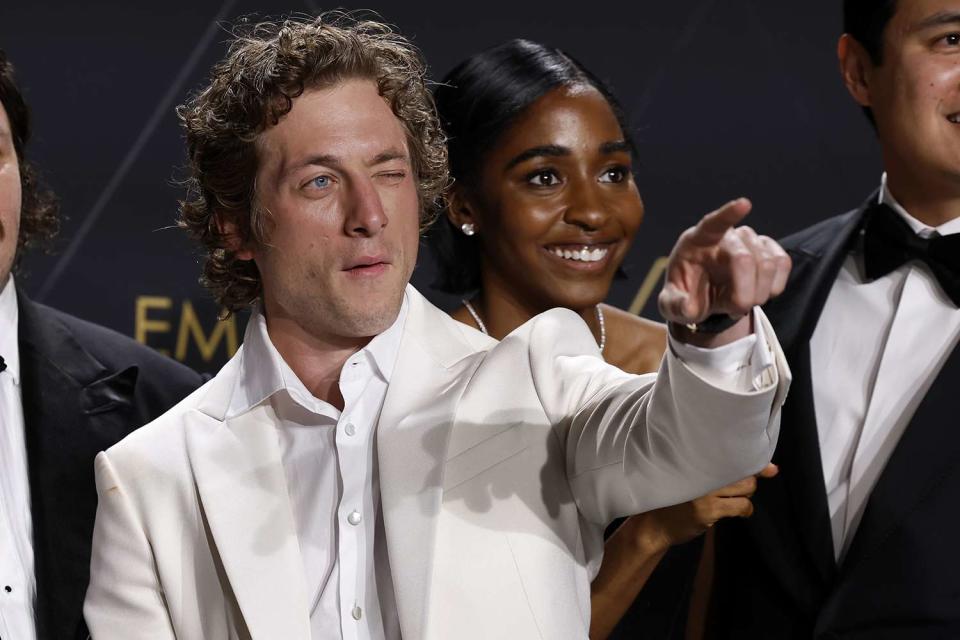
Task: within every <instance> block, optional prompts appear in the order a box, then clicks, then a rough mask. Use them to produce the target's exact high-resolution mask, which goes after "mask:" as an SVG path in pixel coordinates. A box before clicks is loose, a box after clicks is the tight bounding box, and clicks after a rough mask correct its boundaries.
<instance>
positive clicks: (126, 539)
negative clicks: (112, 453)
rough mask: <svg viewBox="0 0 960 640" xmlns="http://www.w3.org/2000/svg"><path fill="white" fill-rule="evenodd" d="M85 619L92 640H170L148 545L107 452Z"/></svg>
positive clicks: (101, 463) (102, 457)
mask: <svg viewBox="0 0 960 640" xmlns="http://www.w3.org/2000/svg"><path fill="white" fill-rule="evenodd" d="M95 470H96V479H97V493H98V496H99V504H98V506H97V518H96V523H95V525H94V530H93V550H92V555H91V561H90V586H89V587H88V588H87V597H86V601H85V602H84V607H83V613H84V617H85V618H86V621H87V626H88V627H89V629H90V636H91V638H92V639H93V640H111V639H113V638H116V639H117V640H120V639H122V640H174V639H175V638H176V634H175V633H174V630H173V627H172V624H171V622H170V616H169V614H168V613H167V606H166V602H165V601H164V595H163V590H162V589H161V587H160V581H159V578H158V577H157V571H156V566H155V564H154V561H153V554H152V552H151V549H150V543H149V541H148V540H147V537H146V534H145V532H144V528H143V526H142V524H141V522H140V521H139V518H138V517H137V514H136V512H135V510H134V509H133V507H132V504H131V501H130V499H129V498H128V496H127V494H126V493H125V492H124V488H123V484H122V482H121V480H120V478H119V477H118V476H117V473H116V471H115V470H114V467H113V465H111V463H110V458H109V457H108V456H107V453H106V452H102V453H100V454H99V455H98V456H97V459H96V464H95Z"/></svg>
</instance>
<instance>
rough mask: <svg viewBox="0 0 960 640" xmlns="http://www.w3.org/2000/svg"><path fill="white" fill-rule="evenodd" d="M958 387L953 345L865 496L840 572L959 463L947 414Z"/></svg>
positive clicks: (872, 548) (958, 440)
mask: <svg viewBox="0 0 960 640" xmlns="http://www.w3.org/2000/svg"><path fill="white" fill-rule="evenodd" d="M958 389H960V348H958V347H954V349H953V352H952V353H951V354H950V355H949V356H948V357H947V359H946V362H945V363H944V365H943V368H942V369H941V370H940V373H939V374H938V375H937V378H936V379H935V380H934V382H933V384H932V385H931V387H930V389H929V391H927V393H926V395H925V396H924V398H923V400H922V401H921V402H920V405H919V407H917V411H916V413H914V415H913V418H912V420H911V421H910V423H909V424H908V425H907V428H906V430H905V431H904V432H903V435H902V436H901V437H900V441H899V442H898V443H897V446H896V448H895V449H894V451H893V454H892V455H891V457H890V460H889V461H888V462H887V465H886V467H884V470H883V472H882V473H881V474H880V478H879V479H878V480H877V484H876V486H875V487H874V489H873V491H872V492H871V494H870V498H869V499H868V500H867V506H866V508H865V509H864V513H863V518H862V519H861V521H860V525H859V526H858V527H857V532H856V534H855V535H854V538H853V541H852V542H851V543H850V549H849V551H848V553H847V556H846V557H845V558H844V563H843V567H842V570H843V572H844V573H845V574H849V573H850V572H852V571H853V570H854V569H855V568H856V567H857V565H859V564H860V563H862V562H864V561H865V560H867V559H868V558H869V557H871V556H872V555H873V554H874V553H875V552H876V551H877V550H878V548H879V547H880V546H881V543H882V542H883V540H884V539H885V538H886V537H887V535H888V534H889V533H890V532H891V531H892V530H893V529H894V528H895V527H896V526H897V525H898V524H900V523H901V522H902V521H903V519H904V518H907V517H909V514H910V511H911V510H912V509H913V508H914V507H915V506H916V504H917V503H918V502H920V501H921V500H923V499H924V497H925V496H926V495H927V494H929V493H930V492H931V491H932V490H934V489H935V488H936V487H937V485H938V484H939V483H940V482H941V481H942V480H943V479H944V478H945V476H946V475H947V474H948V473H949V472H951V471H952V470H953V469H954V468H955V467H956V465H958V464H960V434H958V433H957V430H956V428H955V427H956V420H955V419H953V418H952V416H953V415H954V413H955V408H956V395H957V391H958Z"/></svg>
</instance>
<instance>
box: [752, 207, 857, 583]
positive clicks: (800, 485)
mask: <svg viewBox="0 0 960 640" xmlns="http://www.w3.org/2000/svg"><path fill="white" fill-rule="evenodd" d="M874 197H875V196H871V198H874ZM867 202H868V203H869V202H870V200H868V201H867ZM864 208H865V207H862V208H861V209H859V210H856V211H852V212H850V213H848V214H846V215H844V216H841V217H839V218H836V219H832V220H828V221H826V222H825V223H822V224H821V225H819V227H817V228H815V229H813V230H811V233H807V234H804V235H803V236H799V237H797V238H788V239H787V240H785V241H784V245H785V246H786V248H787V249H788V251H789V252H790V255H791V257H792V259H793V270H792V272H791V274H790V282H789V284H788V285H787V290H786V292H785V293H784V295H782V296H781V297H779V298H776V299H774V300H773V301H771V302H770V303H769V304H768V305H767V307H766V308H765V311H766V312H767V315H768V317H769V318H770V321H771V323H772V324H773V326H774V328H775V330H776V332H777V336H778V338H779V339H780V341H781V344H782V345H783V349H784V352H785V353H786V356H787V360H788V362H789V363H790V368H791V369H792V371H793V374H794V378H793V386H792V389H791V395H790V398H789V400H788V401H787V403H786V404H785V406H784V409H783V417H782V420H783V424H782V426H781V429H780V441H779V443H778V445H777V450H776V452H775V454H774V462H776V463H777V464H778V465H780V467H781V475H782V482H783V486H784V488H785V489H786V491H787V493H788V494H789V502H790V505H791V507H792V509H793V515H794V518H793V521H794V524H795V526H796V527H797V529H798V532H797V539H798V540H799V541H800V544H801V545H803V547H804V548H805V551H806V553H807V555H808V556H809V557H810V560H811V562H812V564H813V566H815V567H816V569H817V572H818V573H819V575H820V578H821V579H822V580H823V581H824V583H825V584H829V583H830V582H831V581H832V579H833V576H834V575H835V573H836V563H835V561H834V557H833V538H832V531H831V527H830V515H829V509H828V507H827V498H826V493H825V490H824V480H823V463H822V461H821V458H820V440H819V435H818V432H817V422H816V412H815V409H814V399H813V375H815V372H813V371H812V370H811V361H810V338H811V336H812V335H813V332H814V329H815V328H816V326H817V322H818V321H819V319H820V314H821V312H822V311H823V307H824V305H825V304H826V301H827V297H828V295H829V294H830V290H831V288H832V287H833V283H834V280H835V279H836V277H837V273H838V272H839V271H840V268H841V267H842V266H843V261H844V259H845V258H846V256H847V254H848V252H849V249H850V246H851V243H852V242H853V241H854V239H855V236H856V234H857V233H858V232H859V229H860V226H861V221H862V217H863V215H862V213H863V210H864Z"/></svg>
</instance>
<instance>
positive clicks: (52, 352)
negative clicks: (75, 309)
mask: <svg viewBox="0 0 960 640" xmlns="http://www.w3.org/2000/svg"><path fill="white" fill-rule="evenodd" d="M17 299H18V305H19V314H20V317H19V343H20V369H21V375H20V380H21V385H20V388H21V394H22V398H23V417H24V425H25V429H26V443H27V467H28V473H29V481H30V500H31V513H32V517H33V545H34V573H35V575H36V580H37V602H36V616H37V633H38V640H73V639H74V638H77V639H85V638H86V637H87V630H86V625H85V624H84V623H83V597H84V593H85V592H86V589H87V581H88V579H89V571H90V538H91V535H92V532H93V520H94V515H95V513H96V508H97V492H96V488H95V486H94V476H93V459H94V457H95V456H96V455H97V453H98V452H100V451H102V450H104V449H106V448H108V447H110V446H111V445H113V444H114V443H116V442H117V441H119V440H120V439H122V438H123V437H124V436H125V435H127V434H128V433H129V432H130V431H132V430H133V429H135V428H137V427H139V426H141V425H143V424H145V423H147V422H149V421H150V420H152V419H153V418H155V417H157V416H158V415H160V414H161V413H163V412H164V411H166V410H167V409H168V408H169V407H171V406H172V405H173V404H175V403H176V402H178V401H179V400H180V399H182V398H183V397H185V396H186V395H188V394H189V393H190V392H191V391H193V390H194V389H195V388H197V387H198V386H199V385H200V383H201V382H202V378H201V377H200V376H199V375H198V374H196V373H194V372H193V371H192V370H190V369H188V368H187V367H185V366H183V365H181V364H179V363H177V362H174V361H173V360H170V359H168V358H165V357H163V356H161V355H159V354H157V353H156V352H154V351H153V350H152V349H149V348H147V347H145V346H143V345H141V344H138V343H136V342H134V341H133V340H131V339H130V338H127V337H125V336H122V335H120V334H118V333H115V332H113V331H110V330H109V329H105V328H103V327H99V326H97V325H94V324H90V323H89V322H84V321H83V320H79V319H77V318H74V317H72V316H69V315H67V314H65V313H61V312H59V311H55V310H54V309H51V308H49V307H46V306H43V305H40V304H37V303H34V302H31V301H30V300H29V299H28V298H27V297H26V295H25V294H24V293H23V292H22V291H19V290H18V291H17ZM0 473H2V470H0Z"/></svg>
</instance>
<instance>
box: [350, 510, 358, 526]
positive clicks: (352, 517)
mask: <svg viewBox="0 0 960 640" xmlns="http://www.w3.org/2000/svg"><path fill="white" fill-rule="evenodd" d="M360 520H361V516H360V512H359V511H351V512H350V515H348V516H347V522H349V523H350V524H352V525H353V526H357V525H358V524H360Z"/></svg>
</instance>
